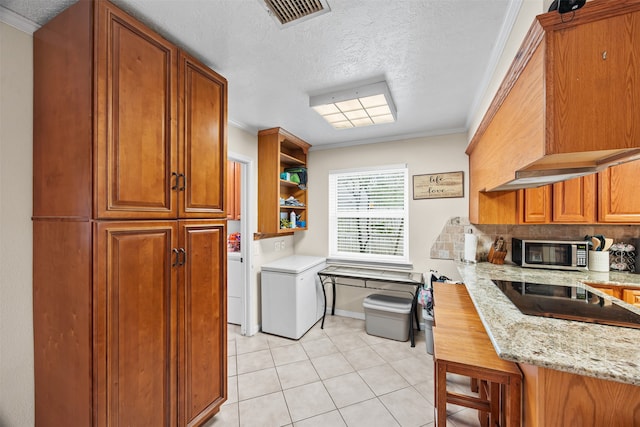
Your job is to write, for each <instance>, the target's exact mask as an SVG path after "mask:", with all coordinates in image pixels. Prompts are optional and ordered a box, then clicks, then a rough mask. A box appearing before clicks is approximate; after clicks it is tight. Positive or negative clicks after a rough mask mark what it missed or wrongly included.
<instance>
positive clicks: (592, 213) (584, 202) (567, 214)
mask: <svg viewBox="0 0 640 427" xmlns="http://www.w3.org/2000/svg"><path fill="white" fill-rule="evenodd" d="M518 202H519V203H518V212H519V214H518V219H519V221H520V222H521V223H522V224H550V223H557V224H590V223H594V222H595V221H596V176H595V175H588V176H583V177H579V178H573V179H570V180H567V181H562V182H558V183H555V184H552V185H545V186H542V187H538V188H527V189H524V190H520V191H519V192H518Z"/></svg>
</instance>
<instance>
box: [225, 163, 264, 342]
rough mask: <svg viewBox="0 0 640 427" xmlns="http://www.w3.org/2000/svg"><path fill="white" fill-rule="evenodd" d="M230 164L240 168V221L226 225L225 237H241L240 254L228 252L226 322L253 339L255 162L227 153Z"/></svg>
mask: <svg viewBox="0 0 640 427" xmlns="http://www.w3.org/2000/svg"><path fill="white" fill-rule="evenodd" d="M227 157H228V159H229V160H233V161H235V162H236V163H237V164H240V166H241V174H240V175H241V179H240V182H241V190H240V194H241V197H240V220H228V221H227V235H229V234H231V233H239V234H240V251H239V252H227V322H228V323H232V324H237V325H240V333H241V334H242V335H253V334H255V333H257V332H258V331H259V324H258V322H257V319H256V317H257V316H256V315H255V314H254V311H255V310H253V309H252V307H253V305H255V300H256V295H254V293H255V292H252V291H251V289H252V283H254V282H255V279H253V278H252V274H251V271H252V267H251V265H252V257H253V245H252V244H251V243H252V239H251V237H250V236H251V235H252V234H251V233H252V232H253V230H255V229H256V219H257V217H256V216H255V215H252V214H251V213H252V212H257V208H256V201H257V196H256V194H255V188H256V187H257V186H256V185H255V184H254V185H252V183H254V182H255V161H254V160H253V159H252V158H250V157H247V156H244V155H242V154H238V153H234V152H232V151H229V152H228V154H227Z"/></svg>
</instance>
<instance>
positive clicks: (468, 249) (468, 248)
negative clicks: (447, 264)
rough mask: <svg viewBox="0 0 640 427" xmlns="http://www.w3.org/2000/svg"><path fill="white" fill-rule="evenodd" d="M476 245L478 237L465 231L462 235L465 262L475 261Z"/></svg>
mask: <svg viewBox="0 0 640 427" xmlns="http://www.w3.org/2000/svg"><path fill="white" fill-rule="evenodd" d="M477 246H478V238H477V237H476V235H475V234H471V233H467V234H465V235H464V260H465V261H467V262H476V247H477Z"/></svg>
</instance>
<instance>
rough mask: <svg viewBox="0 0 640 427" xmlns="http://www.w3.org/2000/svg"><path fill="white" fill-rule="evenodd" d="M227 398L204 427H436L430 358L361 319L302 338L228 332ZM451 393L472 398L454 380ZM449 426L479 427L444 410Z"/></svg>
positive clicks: (419, 343)
mask: <svg viewBox="0 0 640 427" xmlns="http://www.w3.org/2000/svg"><path fill="white" fill-rule="evenodd" d="M228 340H229V341H228V358H229V360H228V369H229V372H228V375H229V377H228V389H229V398H228V400H227V401H226V402H225V404H224V405H223V406H222V407H221V409H220V412H219V413H218V414H217V415H216V416H215V417H214V418H213V419H212V420H211V421H209V423H208V424H207V425H206V426H207V427H249V426H258V427H276V426H296V427H297V426H300V427H314V426H318V427H333V426H336V427H338V426H348V427H359V426H362V427H376V426H380V427H390V426H403V427H404V426H407V427H408V426H416V427H418V426H434V425H435V423H434V411H433V402H434V398H433V359H432V356H431V355H430V354H428V353H427V352H426V346H425V338H424V332H422V331H421V332H418V331H416V346H415V347H413V348H412V347H411V345H410V344H409V342H408V341H407V342H398V341H393V340H389V339H385V338H379V337H374V336H371V335H368V334H367V333H366V332H365V330H364V321H363V320H358V319H352V318H347V317H340V316H327V318H326V320H325V327H324V329H320V322H318V323H317V324H316V325H315V326H314V327H313V328H312V329H311V330H310V331H309V332H307V333H306V334H305V335H304V336H303V337H302V338H301V339H300V340H297V341H296V340H290V339H287V338H282V337H277V336H274V335H268V334H263V333H258V334H256V335H254V336H252V337H245V336H242V335H240V328H239V327H238V326H235V325H229V329H228ZM449 380H450V382H449V385H448V388H449V389H453V390H455V389H458V390H459V391H463V392H465V393H468V392H469V382H468V379H466V378H464V377H457V376H452V377H451V378H449ZM447 415H448V419H447V426H453V427H468V426H478V425H479V423H478V418H477V412H476V411H474V410H472V409H467V408H463V407H459V406H455V405H447Z"/></svg>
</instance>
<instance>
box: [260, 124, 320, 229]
mask: <svg viewBox="0 0 640 427" xmlns="http://www.w3.org/2000/svg"><path fill="white" fill-rule="evenodd" d="M310 147H311V145H310V144H308V143H307V142H305V141H303V140H301V139H300V138H298V137H296V136H294V135H292V134H290V133H289V132H287V131H285V130H284V129H282V128H272V129H265V130H261V131H260V132H258V233H261V234H263V235H277V234H290V233H292V232H294V231H298V230H306V229H307V227H308V226H309V224H308V223H307V208H308V206H307V200H308V199H307V189H306V185H308V183H305V185H299V184H298V183H295V182H292V181H291V180H285V179H281V178H280V174H281V173H283V172H285V169H288V168H297V167H303V168H306V166H307V152H308V151H309V148H310ZM289 198H293V199H295V200H296V201H297V202H299V204H296V205H289V204H285V201H286V200H287V199H289ZM292 211H293V212H295V214H296V215H297V216H299V217H300V219H301V221H304V222H305V226H304V227H300V226H298V227H296V228H281V227H280V217H281V214H283V215H286V217H287V219H288V218H289V214H290V213H291V212H292Z"/></svg>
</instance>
